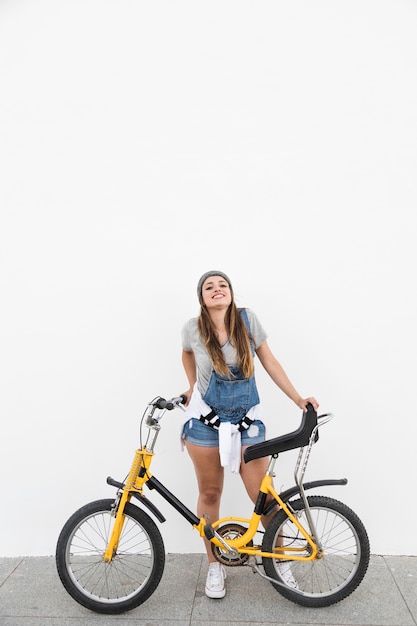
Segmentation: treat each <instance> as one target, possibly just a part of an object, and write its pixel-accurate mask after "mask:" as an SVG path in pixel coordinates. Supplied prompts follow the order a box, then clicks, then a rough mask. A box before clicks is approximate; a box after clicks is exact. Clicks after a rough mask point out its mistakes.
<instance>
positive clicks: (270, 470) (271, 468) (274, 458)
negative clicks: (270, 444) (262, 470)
mask: <svg viewBox="0 0 417 626" xmlns="http://www.w3.org/2000/svg"><path fill="white" fill-rule="evenodd" d="M277 459H278V452H277V453H275V454H271V458H270V459H269V463H268V468H267V470H266V475H267V476H272V478H274V477H275V472H274V469H275V463H276V462H277Z"/></svg>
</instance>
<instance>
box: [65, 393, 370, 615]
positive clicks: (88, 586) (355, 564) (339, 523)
mask: <svg viewBox="0 0 417 626" xmlns="http://www.w3.org/2000/svg"><path fill="white" fill-rule="evenodd" d="M184 402H185V397H184V396H182V397H176V398H172V399H170V400H165V399H164V398H162V397H160V396H158V397H156V398H155V399H154V400H152V401H151V402H150V403H149V404H148V405H147V408H146V409H145V412H144V414H143V416H142V420H141V425H140V447H139V449H137V450H136V452H135V455H134V459H133V462H132V464H131V468H130V471H129V474H128V476H127V478H126V480H125V481H124V482H118V481H117V480H114V479H113V478H111V477H108V478H107V483H108V484H109V485H111V486H113V487H116V489H117V492H116V497H115V498H112V499H102V500H97V501H94V502H90V503H89V504H86V505H85V506H83V507H81V508H80V509H79V510H78V511H76V512H75V513H74V514H73V515H72V516H71V517H70V518H69V519H68V521H67V522H66V523H65V525H64V527H63V528H62V531H61V533H60V535H59V538H58V542H57V546H56V566H57V570H58V574H59V577H60V579H61V581H62V583H63V585H64V587H65V589H66V590H67V592H68V593H69V594H70V595H71V596H72V598H73V599H74V600H76V601H77V602H78V603H79V604H81V605H83V606H84V607H86V608H88V609H90V610H92V611H95V612H98V613H107V614H116V613H123V612H125V611H129V610H131V609H133V608H135V607H137V606H139V605H140V604H142V603H143V602H145V601H146V600H147V599H148V598H149V597H150V596H151V595H152V594H153V593H154V591H155V590H156V588H157V586H158V584H159V582H160V580H161V577H162V574H163V571H164V566H165V548H164V542H163V539H162V536H161V533H160V531H159V528H158V526H157V524H156V522H155V521H154V519H153V518H156V519H157V520H158V521H159V522H161V523H162V522H164V521H165V518H164V516H163V515H162V513H161V512H160V511H159V509H158V508H157V507H156V506H155V505H154V504H153V503H152V502H151V501H150V500H149V499H148V498H147V497H146V496H145V495H144V493H143V488H144V485H147V487H148V488H149V489H150V490H153V489H154V490H155V491H157V492H158V493H159V494H160V495H161V496H162V497H163V498H164V499H165V500H166V501H167V502H168V503H169V504H170V505H172V506H173V507H174V508H175V509H176V510H177V511H178V512H179V513H180V514H181V515H182V516H183V517H184V518H185V519H186V520H187V521H188V522H189V523H190V524H191V525H192V526H193V527H194V528H195V529H196V530H197V531H198V532H199V534H200V536H201V537H207V538H208V539H209V540H210V541H211V543H212V550H213V554H214V555H215V557H216V559H217V560H218V561H220V562H221V563H223V564H224V565H226V566H240V565H249V566H250V567H251V568H252V570H253V571H254V572H255V573H257V574H259V575H260V576H262V577H263V578H264V579H266V580H268V581H269V582H270V583H271V584H272V585H273V587H274V588H275V589H276V590H277V591H278V592H279V593H280V594H281V595H282V596H284V597H285V598H287V599H288V600H291V601H292V602H295V603H296V604H299V605H302V606H306V607H326V606H330V605H332V604H335V603H336V602H339V601H341V600H343V599H344V598H346V597H347V596H349V595H350V594H351V593H352V592H353V591H354V590H355V589H356V588H357V587H358V585H359V584H360V583H361V581H362V579H363V577H364V576H365V573H366V571H367V568H368V564H369V554H370V548H369V539H368V535H367V532H366V529H365V527H364V525H363V523H362V522H361V520H360V519H359V517H358V516H357V515H356V513H354V511H352V510H351V509H350V508H349V507H348V506H346V505H345V504H343V503H342V502H340V501H338V500H335V499H333V498H329V497H326V496H319V495H310V496H306V495H305V491H307V490H309V489H313V488H316V487H322V486H328V485H345V484H347V479H346V478H342V479H323V480H315V481H312V482H306V483H303V479H304V475H305V471H306V468H307V464H308V461H309V457H310V452H311V449H312V446H313V444H314V443H316V441H317V440H318V429H319V427H320V426H321V425H323V424H325V423H327V422H328V421H329V420H330V419H332V417H333V415H332V414H331V413H327V414H324V415H320V416H317V413H316V411H315V410H314V408H313V407H312V405H311V404H310V405H308V406H307V411H305V412H303V416H302V420H301V423H300V425H299V427H298V428H297V429H296V430H295V431H293V432H290V433H287V434H284V435H282V436H279V437H276V438H274V439H269V440H267V441H264V442H262V443H258V444H254V445H252V446H250V447H248V448H246V449H245V452H244V461H245V462H246V463H249V462H250V461H251V460H253V459H257V458H260V457H266V456H269V457H270V460H269V464H268V469H267V471H266V473H265V475H264V477H263V480H262V483H261V485H260V489H259V495H258V499H257V502H256V504H255V506H254V509H253V512H252V514H251V517H250V518H242V517H226V518H222V519H219V520H217V521H212V522H210V520H208V519H206V518H205V517H201V518H199V517H197V516H196V515H195V514H194V513H193V512H192V511H191V510H190V509H188V508H187V507H186V506H185V504H183V503H182V502H181V501H180V500H179V499H178V498H176V496H175V495H174V494H173V493H171V492H170V491H169V490H168V489H167V488H166V487H165V486H164V485H163V484H162V483H161V482H159V481H158V479H157V478H156V477H155V476H153V475H152V474H151V472H150V467H151V463H152V460H153V457H154V455H155V444H156V440H157V438H158V435H159V432H160V429H161V424H160V421H161V419H162V417H163V415H164V414H165V413H166V411H167V410H168V411H170V410H172V409H175V408H183V406H182V405H183V403H184ZM144 425H146V426H147V428H148V435H147V438H146V441H145V442H144V443H143V442H142V438H143V426H144ZM298 448H299V454H298V458H297V460H296V464H295V468H294V479H295V485H294V486H293V487H291V488H289V489H286V490H285V491H282V492H281V493H279V494H278V493H277V492H276V491H275V489H274V487H273V477H274V476H275V474H274V467H275V464H276V461H277V459H278V456H279V454H281V453H282V452H285V451H287V450H294V449H298ZM268 496H269V497H270V498H271V497H272V502H270V503H267V499H268ZM132 498H135V499H136V500H137V501H138V503H139V505H140V506H136V505H134V504H133V503H132V502H131V500H132ZM145 509H147V511H146V510H145ZM275 509H277V510H276V512H275V514H274V515H273V517H272V519H271V521H270V523H269V524H268V526H267V528H266V530H265V531H262V530H260V528H259V527H260V520H261V517H262V515H267V516H268V515H272V514H273V513H274V511H275ZM151 515H152V517H151ZM259 535H260V536H261V538H262V539H260V540H259V541H258V542H256V541H255V537H258V536H259ZM282 563H286V564H287V566H288V565H289V566H290V567H291V573H292V576H293V581H294V582H295V586H293V583H292V584H289V583H288V581H287V582H286V577H285V576H284V575H283V573H282V568H281V567H280V564H282ZM261 565H262V566H263V571H262V570H261Z"/></svg>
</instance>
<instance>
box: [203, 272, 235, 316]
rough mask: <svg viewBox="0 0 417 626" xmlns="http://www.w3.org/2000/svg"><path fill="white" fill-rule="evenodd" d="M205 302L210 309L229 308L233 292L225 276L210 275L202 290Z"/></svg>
mask: <svg viewBox="0 0 417 626" xmlns="http://www.w3.org/2000/svg"><path fill="white" fill-rule="evenodd" d="M201 295H202V298H203V304H204V305H205V306H206V307H207V308H208V309H222V308H227V307H228V306H229V305H230V304H231V302H232V292H231V289H230V287H229V283H228V282H227V280H225V279H224V278H223V276H209V277H208V278H207V279H206V280H205V281H204V283H203V288H202V290H201Z"/></svg>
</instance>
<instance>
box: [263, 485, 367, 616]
mask: <svg viewBox="0 0 417 626" xmlns="http://www.w3.org/2000/svg"><path fill="white" fill-rule="evenodd" d="M308 503H309V506H310V510H311V515H312V519H313V523H314V526H315V528H316V531H317V535H318V539H319V541H320V543H321V546H322V550H323V556H322V558H321V559H317V560H315V561H304V562H303V561H285V560H284V561H283V560H282V559H272V558H264V559H263V566H264V570H265V573H266V574H267V575H268V576H269V577H270V578H273V579H274V580H276V581H277V583H280V584H275V583H272V585H273V586H274V587H275V589H276V590H277V591H278V592H279V593H280V594H281V595H283V596H284V597H286V598H287V599H288V600H292V601H293V602H295V603H297V604H301V605H303V606H310V607H324V606H330V605H331V604H335V603H336V602H339V601H340V600H343V599H344V598H346V597H347V596H348V595H350V594H351V593H352V592H353V591H354V590H355V589H356V587H357V586H358V585H359V584H360V582H361V581H362V579H363V577H364V576H365V573H366V570H367V568H368V564H369V539H368V535H367V533H366V530H365V527H364V525H363V524H362V522H361V520H360V519H359V517H358V516H357V515H356V513H354V512H353V511H352V510H351V509H350V508H349V507H347V506H346V505H345V504H343V503H342V502H339V501H338V500H334V499H333V498H326V497H322V496H310V497H309V498H308ZM290 505H291V507H292V509H293V510H294V511H295V514H296V517H297V518H298V521H299V522H300V523H301V525H302V526H303V527H304V528H309V525H308V521H307V517H306V513H305V506H304V502H303V501H302V500H301V499H300V500H296V501H294V502H291V503H290ZM275 546H282V547H283V548H284V554H285V553H286V554H287V555H289V554H290V553H291V550H294V548H297V549H301V551H300V552H297V553H296V554H298V555H299V556H308V555H309V554H310V553H311V550H310V548H309V545H308V544H307V542H306V540H305V539H304V537H303V536H302V535H301V533H300V531H299V530H298V528H297V527H296V525H295V524H294V523H293V522H292V521H291V520H290V519H289V518H288V516H287V515H286V513H285V511H283V510H280V511H278V513H276V515H275V516H274V517H273V518H272V520H271V522H270V523H269V525H268V528H267V529H266V532H265V536H264V540H263V543H262V550H263V551H264V552H274V550H275ZM285 548H287V550H285ZM281 553H282V552H281ZM292 554H294V552H292Z"/></svg>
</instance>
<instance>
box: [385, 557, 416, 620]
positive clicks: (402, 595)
mask: <svg viewBox="0 0 417 626" xmlns="http://www.w3.org/2000/svg"><path fill="white" fill-rule="evenodd" d="M382 558H383V560H384V563H386V565H387V569H388V571H389V573H390V576H391V578H392V580H393V583H394V585H395V586H396V588H397V590H398V593H399V594H400V596H401V598H402V600H403V602H404V605H405V606H406V607H407V611H408V613H409V615H410V618H411V619H412V620H413V624H415V626H417V622H416V620H415V619H414V616H413V612H412V610H411V607H410V605H409V603H408V602H407V598H406V597H405V595H404V593H403V592H402V591H401V587H400V586H399V584H398V581H397V580H396V578H395V576H394V574H393V572H392V569H391V567H390V565H389V563H388V561H387V556H384V555H382Z"/></svg>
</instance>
